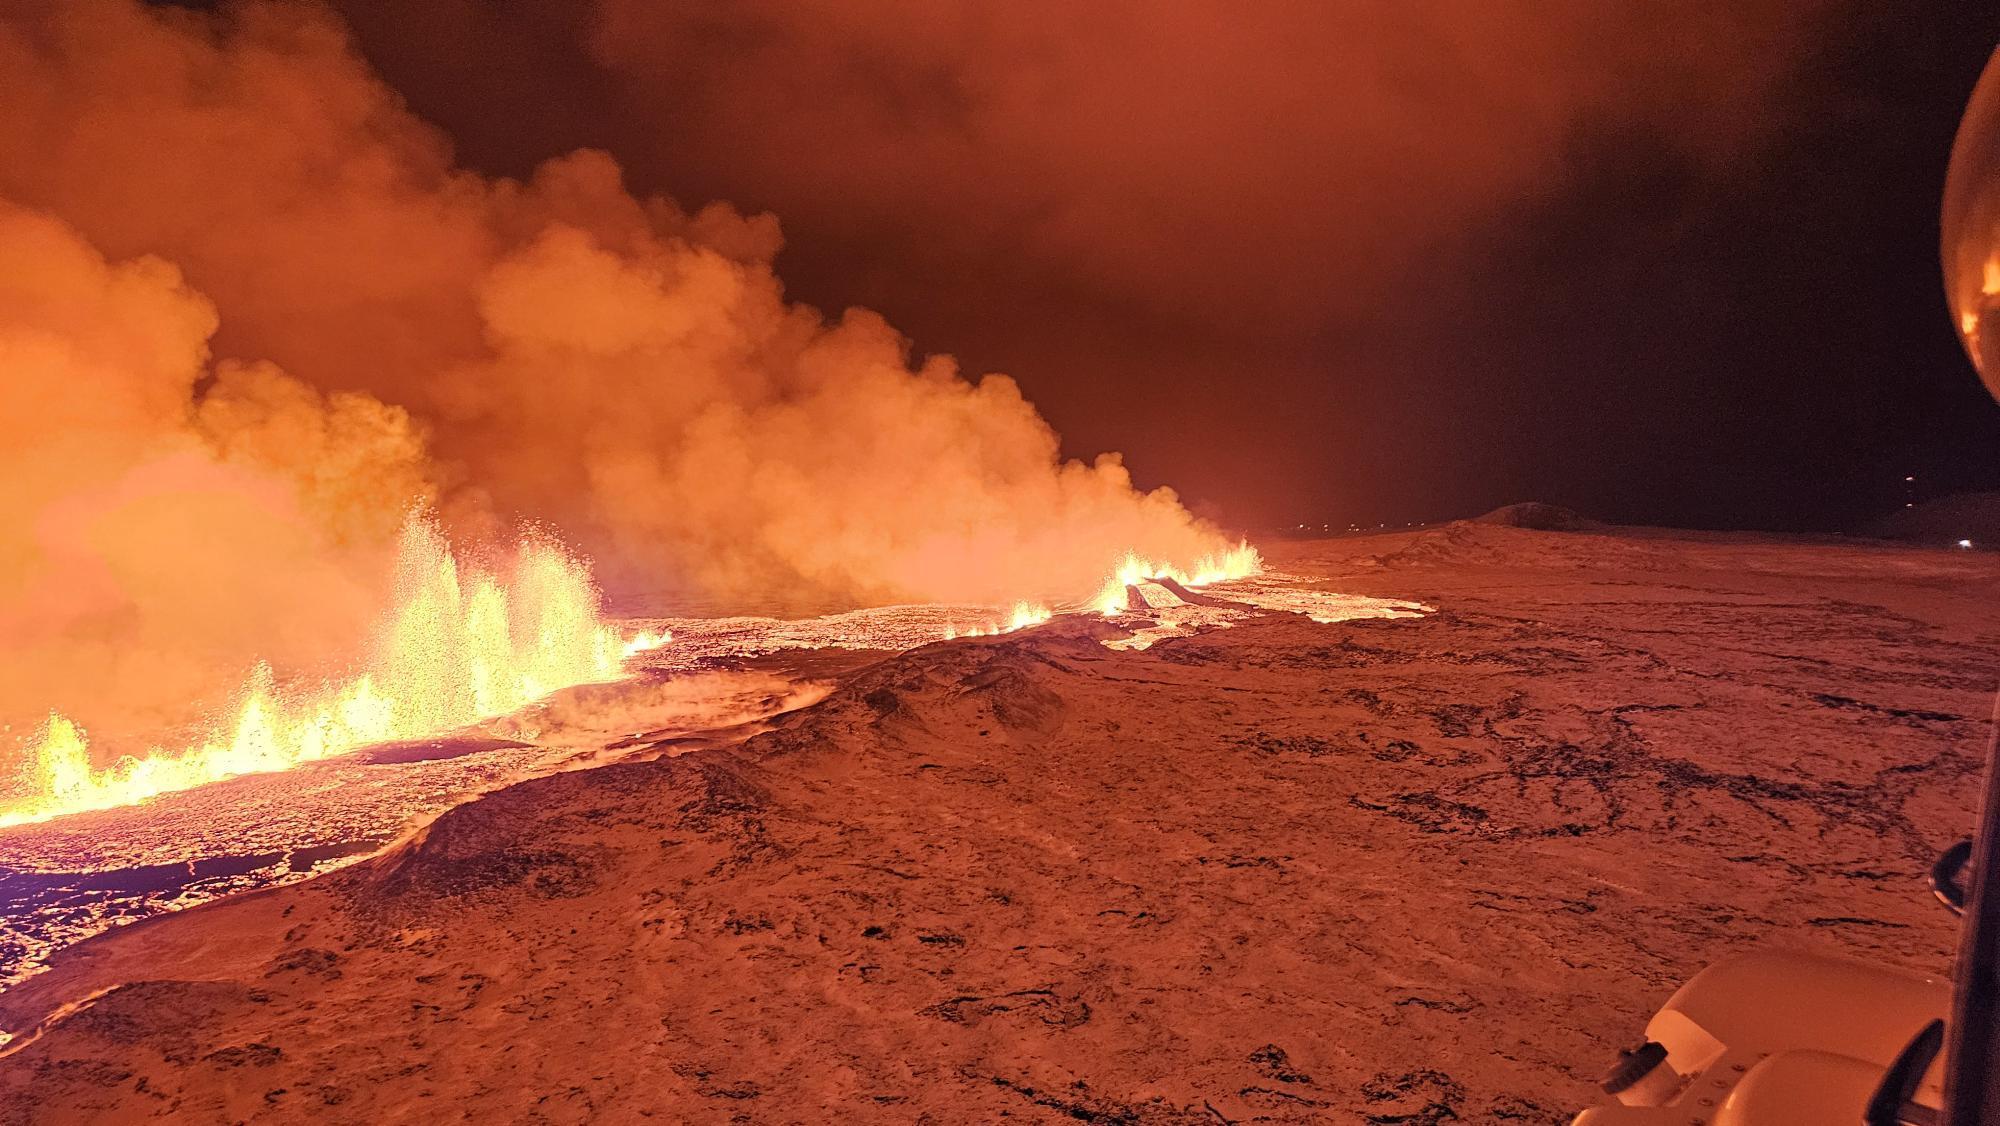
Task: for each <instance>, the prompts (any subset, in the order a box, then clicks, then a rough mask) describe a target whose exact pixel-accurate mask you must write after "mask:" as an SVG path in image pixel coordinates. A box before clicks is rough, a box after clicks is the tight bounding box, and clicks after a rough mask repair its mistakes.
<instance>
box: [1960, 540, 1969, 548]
mask: <svg viewBox="0 0 2000 1126" xmlns="http://www.w3.org/2000/svg"><path fill="white" fill-rule="evenodd" d="M1958 546H1960V547H1971V546H1972V541H1971V540H1960V541H1958Z"/></svg>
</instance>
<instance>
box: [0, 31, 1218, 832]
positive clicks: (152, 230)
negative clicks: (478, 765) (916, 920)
mask: <svg viewBox="0 0 2000 1126" xmlns="http://www.w3.org/2000/svg"><path fill="white" fill-rule="evenodd" d="M0 104H5V105H7V107H8V111H7V113H6V114H4V115H0V362H4V363H5V366H6V368H7V378H6V380H5V382H4V385H0V396H4V405H5V413H6V416H7V417H8V418H9V419H10V420H14V419H20V420H30V421H29V423H28V424H27V425H18V426H14V427H13V439H14V440H13V441H12V442H11V443H10V444H9V446H8V448H7V449H6V450H5V451H4V452H0V468H4V470H5V472H6V474H7V477H8V480H9V481H10V484H11V485H12V487H11V488H10V490H9V495H8V496H7V497H6V498H4V499H0V516H3V517H4V520H0V626H4V629H5V633H6V636H7V638H8V645H7V646H6V647H5V650H4V652H0V685H4V688H0V722H4V724H5V726H4V728H0V731H4V732H5V734H4V736H0V738H4V740H5V741H6V742H7V743H8V744H10V746H9V747H8V748H7V750H6V754H7V755H8V756H9V757H10V758H11V759H12V761H13V762H14V763H16V764H20V765H22V766H23V767H24V774H23V776H22V782H21V784H20V785H19V786H18V787H17V792H16V794H15V796H14V797H13V798H11V799H9V803H8V804H7V805H6V806H5V813H4V814H0V816H5V817H6V818H9V819H14V820H19V819H22V818H31V817H42V816H47V815H50V814H51V813H55V812H61V811H63V810H66V809H76V808H89V807H92V806H97V805H102V804H106V803H110V802H115V801H129V800H137V799H139V798H143V797H145V796H146V795H148V794H151V793H157V792H160V791H162V790H165V789H173V788H178V787H180V786H183V785H186V784H191V783H192V782H194V781H199V780H202V779H208V778H214V777H221V776H226V775H229V774H234V773H241V772H244V771H250V770H263V769H270V768H272V767H274V766H282V765H285V764H288V763H291V762H297V761H301V760H304V759H310V758H313V757H316V756H319V755H324V754H330V753H334V752H335V751H337V750H339V749H343V748H347V747H352V746H355V745H358V744H361V743H365V742H369V741H373V740H379V739H381V738H388V737H407V736H411V735H415V734H419V733H422V732H425V731H432V730H442V729H445V728H449V727H452V726H456V725H459V724H462V723H465V722H468V721H470V720H472V719H475V718H478V717H481V716H486V715H491V714H494V713H496V712H502V711H505V710H508V709H509V708H511V707H514V706H518V705H519V704H520V703H522V702H525V701H526V700H528V699H531V698H533V697H534V696H536V695H539V694H541V693H542V692H546V691H548V690H551V689H553V688H557V687H561V686H564V685H569V684H574V683H578V682H581V681H586V680H591V679H603V678H607V677H611V676H615V675H617V672H618V669H617V665H618V659H617V658H618V652H617V650H618V649H619V647H620V645H621V641H620V639H619V638H617V637H614V636H612V634H611V632H610V631H609V627H608V626H607V625H606V624H605V622H604V621H603V619H602V617H601V614H600V610H599V605H600V603H599V596H598V594H597V592H596V590H597V588H596V586H595V583H596V582H597V580H598V579H600V578H601V579H602V580H603V581H604V582H606V583H607V584H608V585H609V586H610V587H611V588H612V589H613V591H614V593H617V594H620V595H624V596H630V597H638V596H642V595H648V594H651V595H654V596H657V595H659V594H660V593H661V592H666V593H667V594H668V595H670V596H671V595H676V594H678V595H680V596H689V595H699V596H704V597H708V598H722V599H734V600H737V601H739V602H744V603H754V604H756V605H761V606H775V607H806V606H828V605H842V604H844V605H849V606H854V605H875V604H882V603H889V602H939V603H952V604H961V605H973V606H980V605H984V606H999V607H1006V606H1010V605H1015V604H1017V603H1018V604H1019V608H1018V609H1016V610H1015V611H1013V612H1012V614H1011V616H1008V615H1007V613H1006V612H1005V611H1002V612H1001V616H1000V617H999V618H997V619H995V620H994V622H993V624H991V625H988V626H975V627H972V628H973V629H974V630H975V631H978V632H985V631H990V630H992V629H997V628H1001V627H1002V626H1003V625H1004V626H1005V627H1007V628H1016V627H1019V626H1021V625H1025V624H1029V623H1031V622H1033V621H1035V620H1039V619H1040V618H1041V617H1044V616H1046V614H1047V611H1046V610H1044V609H1042V607H1048V606H1058V605H1067V604H1076V603H1081V602H1083V601H1085V600H1087V599H1088V598H1089V597H1090V592H1091V591H1092V590H1094V589H1096V588H1097V586H1098V585H1099V583H1100V582H1101V581H1102V580H1104V579H1105V577H1106V573H1107V571H1108V570H1111V569H1113V568H1112V565H1111V561H1113V560H1116V559H1119V558H1121V557H1124V556H1126V555H1128V554H1130V555H1131V556H1132V558H1134V559H1137V558H1139V557H1144V558H1146V559H1149V560H1159V561H1160V562H1158V563H1146V564H1143V566H1142V569H1144V570H1146V571H1147V572H1148V573H1149V574H1150V573H1154V572H1158V573H1161V574H1167V573H1172V574H1176V575H1181V576H1184V577H1188V578H1190V579H1192V577H1193V576H1196V575H1201V574H1211V573H1212V574H1214V575H1217V576H1220V575H1222V574H1224V573H1228V574H1243V573H1247V572H1248V571H1250V570H1252V569H1254V567H1255V554H1254V551H1252V550H1251V549H1249V548H1248V547H1247V545H1246V546H1239V547H1236V548H1232V547H1231V542H1230V541H1229V540H1228V539H1226V538H1225V537H1224V536H1223V535H1222V534H1221V533H1220V532H1218V531H1217V530H1216V529H1215V528H1214V527H1212V526H1210V525H1209V524H1207V523H1206V522H1204V521H1201V520H1198V519H1195V518H1194V517H1192V516H1190V514H1189V513H1188V512H1187V510H1186V509H1185V508H1184V507H1183V506H1182V505H1181V504H1180V502H1179V501H1178V499H1177V498H1176V497H1175V495H1174V493H1173V492H1172V491H1171V490H1169V489H1165V488H1159V489H1154V490H1152V491H1142V490H1140V489H1138V488H1136V487H1135V486H1134V485H1133V482H1132V480H1131V477H1130V475H1129V474H1128V473H1127V472H1126V470H1125V468H1124V466H1123V465H1122V464H1121V463H1120V460H1119V458H1118V457H1117V455H1115V454H1106V455H1102V456H1100V457H1098V458H1096V459H1095V460H1092V461H1077V460H1065V459H1064V458H1063V457H1062V456H1061V455H1060V453H1059V449H1058V441H1057V437H1056V435H1055V433H1054V432H1053V431H1052V430H1051V429H1050V427H1049V426H1048V425H1047V423H1045V422H1044V421H1043V420H1042V418H1041V417H1040V416H1039V415H1038V413H1037V412H1036V410H1035V409H1034V407H1033V406H1032V405H1031V404H1030V403H1028V402H1027V400H1026V399H1024V398H1023V397H1022V395H1021V393H1020V390H1019V389H1018V387H1017V386H1016V385H1015V384H1014V382H1013V381H1012V380H1011V379H1008V378H1007V377H1005V376H1002V375H987V376H983V377H980V378H967V377H965V376H964V375H962V374H961V373H960V372H959V370H958V368H957V365H956V364H955V363H954V362H953V361H952V360H951V358H949V357H947V356H939V355H930V356H915V355H913V354H912V353H911V350H910V346H909V344H908V342H907V341H906V340H904V339H903V338H902V337H901V336H899V335H898V334H897V333H896V332H895V331H894V330H893V329H892V328H890V327H889V326H888V325H887V324H886V323H885V322H884V321H883V320H882V318H880V317H879V316H876V315H875V314H873V313H871V312H868V311H866V310H862V309H849V310H847V311H845V312H843V313H840V314H839V315H837V316H827V315H825V314H822V313H821V312H819V311H817V310H815V309H812V308H808V307H805V306H802V305H798V304H795V303H792V302H790V301H788V300H787V299H786V297H785V295H784V291H783V287H782V284H781V283H780V281H779V279H778V277H777V275H776V274H775V273H774V271H773V266H772V263H773V259H774V257H775V255H776V254H777V252H778V250H779V247H780V236H779V233H778V227H777V223H776V220H774V219H773V218H772V217H770V216H768V215H745V214H742V213H739V212H738V211H736V210H735V209H733V208H731V207H730V206H728V205H727V204H711V205H709V206H707V207H704V208H702V209H701V210H699V211H695V212H689V211H686V210H683V209H682V208H680V207H679V206H677V205H676V204H674V203H673V202H672V201H669V200H666V199H663V198H659V197H640V196H635V195H633V194H632V193H630V192H628V191H627V190H626V189H625V187H624V186H623V185H622V183H621V177H620V172H619V169H618V167H617V165H616V164H615V163H614V162H613V160H612V159H611V158H610V157H609V156H608V155H606V154H604V153H601V152H592V151H579V152H576V153H572V154H569V155H566V156H561V157H558V158H555V159H552V160H550V161H548V162H546V163H545V164H543V165H542V166H541V167H540V168H538V169H536V170H535V172H534V173H533V175H532V176H530V177H528V178H527V179H525V180H519V181H517V180H511V179H504V178H492V177H487V176H482V175H479V174H476V173H473V172H470V171H467V170H465V169H462V168H459V167H457V166H455V165H454V163H453V159H452V155H451V150H450V146H449V144H448V143H447V141H446V140H445V139H444V137H443V136H442V135H441V134H440V133H438V132H437V131H436V130H434V129H432V128H431V127H429V126H427V125H426V124H425V123H423V122H422V121H420V120H418V119H417V118H415V117H414V116H412V115H411V114H410V113H409V112H408V111H407V110H406V109H405V108H404V107H403V105H402V103H401V101H400V100H399V99H398V98H397V96H396V95H395V94H394V93H393V92H392V91H390V90H389V89H388V88H386V87H385V86H384V85H383V84H382V83H381V82H380V81H379V80H378V79H377V78H376V77H375V76H374V75H373V74H372V73H371V72H370V71H369V69H368V68H367V67H366V66H365V65H364V64H363V63H362V62H360V61H359V60H358V58H357V57H356V55H355V52H354V51H353V49H352V47H351V45H350V44H349V42H348V39H347V36H346V33H345V31H344V29H343V28H341V27H340V26H339V24H338V23H337V22H336V21H335V20H334V19H333V18H332V17H331V16H329V15H328V14H327V13H325V12H323V11H321V10H318V9H315V8H311V7H305V6H280V5H245V6H241V7H232V8H228V9H226V10H225V11H224V12H222V13H221V14H204V13H191V12H186V11H181V10H178V9H149V8H146V7H143V6H141V5H139V4H137V3H131V2H127V0H89V2H87V3H83V4H76V5H50V6H34V7H30V8H29V9H27V10H25V11H21V12H17V13H14V14H12V15H10V16H9V18H8V19H7V20H6V22H5V23H4V24H0ZM412 505H421V506H425V507H426V508H427V509H429V510H431V511H433V512H434V513H435V516H434V517H427V518H426V519H425V520H424V521H420V522H418V523H415V524H411V525H407V526H406V524H405V520H404V517H405V514H407V513H408V512H409V511H410V510H411V507H412ZM521 520H529V521H537V522H540V523H542V524H543V525H544V526H545V527H546V528H547V529H548V531H546V532H541V533H536V534H535V535H533V536H531V537H529V538H528V539H527V540H525V541H523V542H522V543H521V544H520V545H519V546H518V547H517V548H508V547H506V546H505V545H506V542H507V541H508V540H509V539H510V538H511V537H510V535H509V534H508V533H507V532H506V529H507V528H509V527H510V526H511V525H512V524H514V523H515V522H517V521H521ZM445 535H449V536H451V537H453V538H455V539H458V540H460V541H462V542H463V543H465V544H466V545H467V546H468V548H469V549H470V550H472V551H474V552H475V553H480V554H483V555H486V556H493V557H497V556H512V557H513V558H512V562H509V563H502V564H499V565H497V567H494V568H489V570H495V569H498V570H505V569H510V568H511V570H512V574H513V577H512V579H511V580H508V581H502V580H499V579H495V578H493V577H492V576H491V574H489V573H477V572H475V571H473V570H469V569H465V568H463V567H462V566H461V565H460V564H458V563H456V562H454V560H453V558H452V556H451V554H450V552H449V551H447V550H446V549H445V548H444V547H443V546H442V544H443V539H442V537H443V536H445ZM557 543H563V544H567V545H570V546H569V547H557V546H555V545H556V544H557ZM586 560H594V561H595V574H594V576H593V573H592V567H591V565H590V564H589V563H587V562H586ZM630 597H628V599H627V601H628V602H629V601H630ZM371 622H378V623H382V624H380V625H378V626H370V625H369V623H371ZM246 678H247V681H246ZM85 732H88V738H87V739H86V737H85V734H84V733H85ZM161 747H166V748H167V749H166V750H164V751H162V750H159V749H158V748H161ZM176 747H178V748H181V749H182V752H183V753H179V754H176V753H174V748H176ZM128 756H129V757H128ZM121 757H123V758H124V761H123V763H122V765H115V766H114V765H112V761H113V760H114V759H118V758H121Z"/></svg>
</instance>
